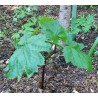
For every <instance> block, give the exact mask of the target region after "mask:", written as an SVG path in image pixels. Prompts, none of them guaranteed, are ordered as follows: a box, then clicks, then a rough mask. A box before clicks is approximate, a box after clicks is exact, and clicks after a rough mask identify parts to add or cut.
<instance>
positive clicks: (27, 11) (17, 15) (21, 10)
mask: <svg viewBox="0 0 98 98" xmlns="http://www.w3.org/2000/svg"><path fill="white" fill-rule="evenodd" d="M32 11H38V7H37V6H25V7H23V6H19V7H18V9H17V10H16V11H15V12H14V16H13V21H15V22H17V21H18V20H19V19H22V18H24V17H26V16H27V15H31V14H32V13H31V12H32ZM33 15H34V14H33Z"/></svg>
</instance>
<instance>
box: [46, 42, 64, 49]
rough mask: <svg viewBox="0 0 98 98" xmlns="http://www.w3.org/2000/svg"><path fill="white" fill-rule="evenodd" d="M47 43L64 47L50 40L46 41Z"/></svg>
mask: <svg viewBox="0 0 98 98" xmlns="http://www.w3.org/2000/svg"><path fill="white" fill-rule="evenodd" d="M46 42H47V43H50V44H55V45H56V46H59V47H60V48H62V49H63V48H64V47H63V46H61V45H59V44H57V43H54V42H51V41H46Z"/></svg>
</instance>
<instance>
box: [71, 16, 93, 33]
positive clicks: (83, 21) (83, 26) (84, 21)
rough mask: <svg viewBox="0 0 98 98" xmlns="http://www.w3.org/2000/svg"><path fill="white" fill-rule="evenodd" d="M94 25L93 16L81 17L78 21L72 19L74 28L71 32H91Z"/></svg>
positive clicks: (72, 27)
mask: <svg viewBox="0 0 98 98" xmlns="http://www.w3.org/2000/svg"><path fill="white" fill-rule="evenodd" d="M93 23H94V16H93V15H87V16H84V15H82V16H80V17H79V18H78V19H76V18H73V19H72V24H73V25H72V26H71V28H70V29H71V30H70V32H72V33H73V34H77V33H79V32H82V33H86V32H89V30H90V29H91V27H92V24H93Z"/></svg>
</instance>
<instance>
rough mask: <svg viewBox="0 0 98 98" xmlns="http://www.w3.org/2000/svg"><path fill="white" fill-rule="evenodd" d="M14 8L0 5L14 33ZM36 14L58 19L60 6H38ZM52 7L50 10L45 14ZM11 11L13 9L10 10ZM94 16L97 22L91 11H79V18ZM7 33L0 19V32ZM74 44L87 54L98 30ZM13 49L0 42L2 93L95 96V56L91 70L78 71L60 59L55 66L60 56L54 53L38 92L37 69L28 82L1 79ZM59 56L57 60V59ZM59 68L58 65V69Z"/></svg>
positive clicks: (97, 81)
mask: <svg viewBox="0 0 98 98" xmlns="http://www.w3.org/2000/svg"><path fill="white" fill-rule="evenodd" d="M15 7H16V6H0V14H2V15H5V17H6V19H7V21H8V22H9V23H10V25H11V26H12V28H13V31H17V30H19V29H20V25H22V23H20V24H14V23H13V21H12V16H13V12H14V10H13V9H14V8H15ZM39 8H40V9H39V10H38V15H47V16H52V17H56V18H58V13H59V6H39ZM49 8H51V9H52V11H50V12H48V9H49ZM11 9H12V10H11ZM88 13H89V14H90V13H91V14H95V17H96V19H97V20H98V12H97V11H94V10H89V9H88V10H82V9H80V10H78V15H82V14H88ZM4 29H5V31H9V28H8V27H7V26H6V24H5V21H3V20H2V19H1V17H0V30H4ZM78 36H79V35H77V38H76V39H77V42H81V43H83V44H84V45H86V46H87V47H86V48H85V49H84V51H85V52H88V50H89V49H90V47H91V45H92V43H93V42H94V40H95V39H96V37H97V36H98V31H94V30H91V31H90V32H88V33H86V34H84V35H83V36H81V37H79V38H78ZM13 50H14V48H13V46H12V45H11V44H10V43H9V42H8V41H5V40H4V39H0V92H1V93H8V92H9V93H42V92H44V93H72V92H74V93H98V57H96V58H94V57H93V67H94V68H93V71H92V72H90V73H89V72H87V71H86V70H83V69H79V68H77V67H75V66H73V65H71V64H63V65H62V63H63V62H64V61H63V60H62V61H60V62H59V64H58V63H56V61H58V59H59V57H60V56H59V54H58V53H57V54H55V55H56V58H55V59H53V62H54V63H51V64H48V65H46V66H45V83H44V89H41V88H40V86H41V73H42V68H39V71H38V73H35V74H34V75H33V76H32V77H31V78H30V79H29V80H27V78H26V76H25V75H24V76H23V77H22V79H21V80H20V81H19V82H18V81H17V79H14V80H8V79H7V78H6V77H5V76H4V73H5V72H4V71H3V68H4V67H5V66H6V61H7V60H8V59H9V57H10V56H11V54H12V53H13ZM57 57H58V58H57ZM59 65H61V66H59Z"/></svg>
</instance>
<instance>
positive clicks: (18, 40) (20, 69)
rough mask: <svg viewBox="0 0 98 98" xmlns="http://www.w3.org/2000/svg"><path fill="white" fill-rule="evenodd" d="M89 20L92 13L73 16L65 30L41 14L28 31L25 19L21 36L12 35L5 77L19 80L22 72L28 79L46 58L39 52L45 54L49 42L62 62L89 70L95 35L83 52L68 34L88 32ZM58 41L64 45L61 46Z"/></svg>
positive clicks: (82, 46)
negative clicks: (36, 22) (62, 58)
mask: <svg viewBox="0 0 98 98" xmlns="http://www.w3.org/2000/svg"><path fill="white" fill-rule="evenodd" d="M93 21H94V17H93V16H92V15H88V16H87V17H84V16H81V17H80V18H79V19H73V22H74V27H70V28H69V29H68V30H65V29H64V28H63V27H62V26H61V25H60V23H59V22H58V21H57V20H55V19H53V18H49V17H45V16H43V17H41V18H39V19H38V24H37V26H36V28H35V29H33V30H31V28H32V26H31V24H32V22H30V21H29V23H28V24H27V25H24V28H23V30H21V32H22V31H23V32H24V31H25V28H26V31H25V33H23V32H22V36H21V35H20V34H21V33H20V31H19V32H17V33H15V34H14V35H13V36H12V38H13V39H14V40H13V42H12V43H13V45H14V46H15V51H14V52H13V54H12V56H11V57H10V59H9V63H8V65H7V67H6V68H5V69H4V70H5V71H6V72H7V73H6V77H7V78H9V79H15V78H18V80H20V79H21V78H22V75H23V74H24V73H25V74H26V75H27V77H28V78H30V77H31V76H32V75H33V74H34V73H35V72H38V67H39V66H43V65H45V59H46V57H45V56H44V55H43V54H42V52H47V54H48V56H49V55H50V54H51V47H52V45H56V46H57V47H59V48H60V50H61V51H62V53H63V56H64V59H65V61H66V63H72V64H73V65H74V66H77V67H79V68H82V69H86V70H87V71H89V72H91V71H92V69H93V67H92V58H91V56H92V54H93V52H94V51H95V49H96V46H97V44H98V37H97V38H96V40H95V42H94V44H93V45H92V47H91V49H90V50H89V52H88V54H86V53H84V52H83V51H82V50H83V48H84V47H85V46H84V45H83V44H82V43H78V42H76V41H73V40H72V37H71V35H72V34H77V33H78V32H88V31H89V30H90V29H91V26H92V23H93ZM0 37H4V33H3V32H0ZM60 40H61V41H62V42H63V43H65V44H66V45H65V46H63V45H61V44H60V43H59V41H60Z"/></svg>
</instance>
